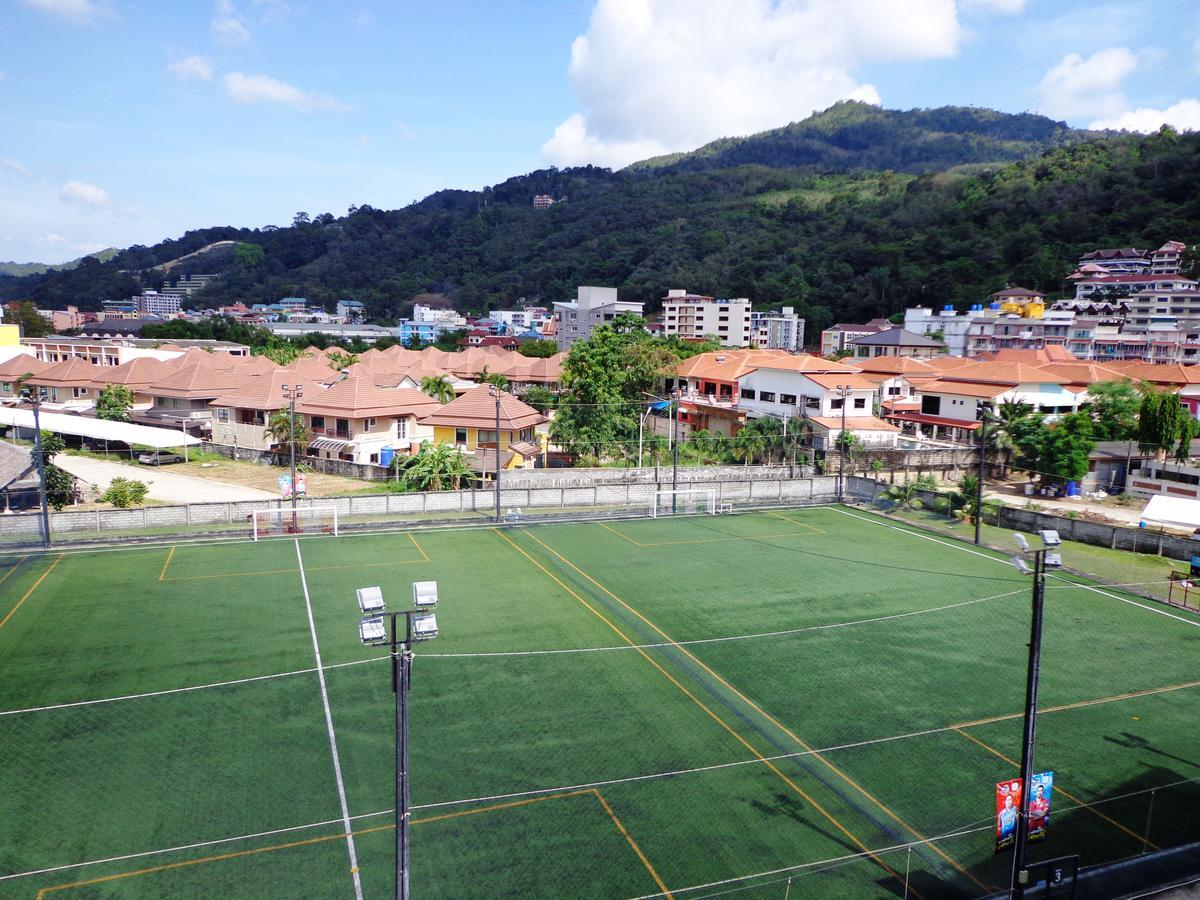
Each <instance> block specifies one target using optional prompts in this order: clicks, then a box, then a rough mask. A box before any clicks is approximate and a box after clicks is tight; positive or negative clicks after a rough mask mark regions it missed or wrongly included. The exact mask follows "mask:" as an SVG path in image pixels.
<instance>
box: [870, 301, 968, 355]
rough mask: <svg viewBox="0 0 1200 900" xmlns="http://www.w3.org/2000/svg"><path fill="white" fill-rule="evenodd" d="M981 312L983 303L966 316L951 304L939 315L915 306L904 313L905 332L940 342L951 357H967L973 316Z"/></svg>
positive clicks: (925, 308) (924, 307)
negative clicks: (968, 338) (960, 313)
mask: <svg viewBox="0 0 1200 900" xmlns="http://www.w3.org/2000/svg"><path fill="white" fill-rule="evenodd" d="M980 312H983V304H981V303H977V304H975V305H974V306H972V307H971V310H970V312H969V313H967V314H966V315H959V314H958V312H956V311H955V309H954V307H953V306H951V305H949V304H946V306H944V307H943V308H942V309H941V310H940V311H938V312H937V313H934V312H933V310H931V309H929V308H928V307H926V306H914V307H912V308H911V309H906V310H905V311H904V330H905V331H911V332H912V333H913V334H923V335H925V336H926V337H932V338H933V339H934V340H940V341H941V342H942V344H944V345H945V347H946V352H947V353H949V354H950V355H951V356H966V355H967V334H968V333H969V332H970V330H971V316H973V315H975V314H976V313H980ZM856 340H857V339H856Z"/></svg>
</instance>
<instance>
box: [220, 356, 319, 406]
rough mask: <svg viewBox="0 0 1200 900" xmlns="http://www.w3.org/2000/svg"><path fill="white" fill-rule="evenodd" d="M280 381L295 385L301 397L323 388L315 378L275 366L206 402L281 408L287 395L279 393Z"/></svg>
mask: <svg viewBox="0 0 1200 900" xmlns="http://www.w3.org/2000/svg"><path fill="white" fill-rule="evenodd" d="M284 385H287V386H288V387H289V388H292V389H293V390H294V389H295V388H296V387H297V386H299V387H300V390H301V394H302V397H303V398H307V397H317V396H320V395H321V394H322V393H324V392H325V388H324V387H323V386H322V385H320V384H317V383H316V382H315V381H308V380H307V379H303V378H300V377H298V375H297V373H296V372H294V371H292V370H290V369H284V368H281V367H278V366H276V368H275V370H274V371H273V372H270V373H269V374H266V375H256V376H254V377H253V378H251V379H250V380H249V381H247V382H246V383H245V384H243V385H242V386H241V387H238V388H234V389H233V390H231V391H230V392H229V393H227V394H222V395H221V396H219V397H217V398H216V399H215V400H212V401H211V402H210V403H209V404H208V405H209V406H228V407H230V408H232V409H263V410H272V411H273V410H277V409H285V408H286V407H287V405H288V398H287V397H285V396H284V393H283V386H284Z"/></svg>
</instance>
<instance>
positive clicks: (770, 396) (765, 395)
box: [758, 391, 775, 403]
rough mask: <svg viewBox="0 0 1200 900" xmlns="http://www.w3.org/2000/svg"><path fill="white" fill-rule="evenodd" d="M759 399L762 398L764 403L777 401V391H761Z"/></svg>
mask: <svg viewBox="0 0 1200 900" xmlns="http://www.w3.org/2000/svg"><path fill="white" fill-rule="evenodd" d="M758 399H759V400H761V401H762V402H763V403H774V402H775V392H774V391H759V392H758Z"/></svg>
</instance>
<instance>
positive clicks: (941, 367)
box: [925, 356, 973, 372]
mask: <svg viewBox="0 0 1200 900" xmlns="http://www.w3.org/2000/svg"><path fill="white" fill-rule="evenodd" d="M972 362H973V360H969V359H964V358H963V357H961V356H935V357H933V358H932V359H927V360H925V365H927V366H929V367H930V368H931V369H936V370H937V371H939V372H951V371H953V370H955V369H961V368H962V367H963V366H969V365H971V364H972Z"/></svg>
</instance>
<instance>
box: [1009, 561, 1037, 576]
mask: <svg viewBox="0 0 1200 900" xmlns="http://www.w3.org/2000/svg"><path fill="white" fill-rule="evenodd" d="M1010 559H1011V561H1012V564H1013V567H1014V568H1015V569H1016V570H1017V571H1018V572H1020V573H1021V574H1022V575H1032V574H1033V569H1031V568H1029V563H1027V562H1025V560H1023V559H1022V558H1021V557H1019V556H1013V557H1010Z"/></svg>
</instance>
